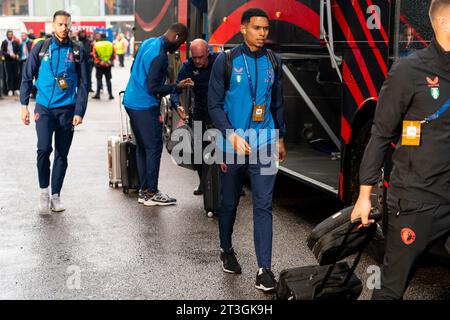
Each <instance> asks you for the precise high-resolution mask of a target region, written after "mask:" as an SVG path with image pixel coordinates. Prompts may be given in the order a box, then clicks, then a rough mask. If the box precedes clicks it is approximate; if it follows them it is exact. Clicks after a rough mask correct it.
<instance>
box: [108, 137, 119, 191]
mask: <svg viewBox="0 0 450 320" xmlns="http://www.w3.org/2000/svg"><path fill="white" fill-rule="evenodd" d="M120 141H121V139H120V137H119V136H110V137H108V169H109V186H110V187H111V188H117V187H120V186H121V184H122V176H121V171H120Z"/></svg>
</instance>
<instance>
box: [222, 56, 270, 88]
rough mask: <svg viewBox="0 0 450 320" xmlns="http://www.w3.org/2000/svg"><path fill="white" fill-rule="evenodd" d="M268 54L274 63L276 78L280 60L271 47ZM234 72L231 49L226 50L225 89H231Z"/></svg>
mask: <svg viewBox="0 0 450 320" xmlns="http://www.w3.org/2000/svg"><path fill="white" fill-rule="evenodd" d="M267 56H268V57H269V60H270V63H271V64H272V67H273V71H274V73H275V79H276V78H277V74H278V60H277V58H276V57H275V54H274V53H273V51H272V50H270V49H267ZM232 72H233V62H232V59H231V50H225V79H224V83H225V91H228V90H229V89H230V80H231V73H232Z"/></svg>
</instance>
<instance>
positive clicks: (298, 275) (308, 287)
mask: <svg viewBox="0 0 450 320" xmlns="http://www.w3.org/2000/svg"><path fill="white" fill-rule="evenodd" d="M361 292H362V283H361V280H359V279H358V277H356V275H355V274H354V273H353V270H352V268H350V267H349V266H348V264H347V263H346V262H339V263H337V264H336V265H332V266H317V265H316V266H306V267H299V268H293V269H288V270H283V271H281V273H280V278H279V281H278V285H277V288H276V297H277V299H280V300H331V299H333V300H356V299H358V297H359V295H360V294H361Z"/></svg>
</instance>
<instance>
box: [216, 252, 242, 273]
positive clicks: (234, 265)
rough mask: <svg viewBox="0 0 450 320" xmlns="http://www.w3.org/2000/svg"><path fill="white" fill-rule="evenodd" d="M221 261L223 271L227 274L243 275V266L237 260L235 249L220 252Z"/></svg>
mask: <svg viewBox="0 0 450 320" xmlns="http://www.w3.org/2000/svg"><path fill="white" fill-rule="evenodd" d="M220 260H222V269H223V271H224V272H227V273H241V272H242V270H241V265H240V264H239V262H238V261H237V259H236V254H235V253H234V250H233V248H231V249H230V250H227V251H224V250H221V252H220Z"/></svg>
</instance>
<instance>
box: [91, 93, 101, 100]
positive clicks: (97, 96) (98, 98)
mask: <svg viewBox="0 0 450 320" xmlns="http://www.w3.org/2000/svg"><path fill="white" fill-rule="evenodd" d="M92 99H95V100H100V96H99V95H98V94H96V95H95V96H93V97H92Z"/></svg>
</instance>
